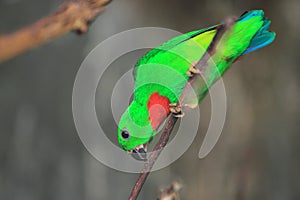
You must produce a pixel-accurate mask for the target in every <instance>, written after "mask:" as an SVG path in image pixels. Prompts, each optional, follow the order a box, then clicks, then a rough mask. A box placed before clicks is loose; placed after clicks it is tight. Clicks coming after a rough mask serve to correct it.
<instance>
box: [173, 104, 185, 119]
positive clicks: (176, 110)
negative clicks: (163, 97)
mask: <svg viewBox="0 0 300 200" xmlns="http://www.w3.org/2000/svg"><path fill="white" fill-rule="evenodd" d="M170 112H171V113H172V114H173V116H174V117H177V118H182V117H183V116H184V113H183V112H182V107H181V106H179V105H177V104H170Z"/></svg>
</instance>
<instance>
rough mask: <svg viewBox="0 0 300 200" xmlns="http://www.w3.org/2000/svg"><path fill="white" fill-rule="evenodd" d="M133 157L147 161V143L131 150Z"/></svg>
mask: <svg viewBox="0 0 300 200" xmlns="http://www.w3.org/2000/svg"><path fill="white" fill-rule="evenodd" d="M130 152H131V153H132V154H131V155H132V157H133V158H134V159H136V160H140V161H146V160H147V145H146V144H141V145H139V146H137V147H135V148H134V149H132V150H130Z"/></svg>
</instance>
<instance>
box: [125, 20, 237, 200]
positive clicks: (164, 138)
mask: <svg viewBox="0 0 300 200" xmlns="http://www.w3.org/2000/svg"><path fill="white" fill-rule="evenodd" d="M234 23H235V18H234V17H229V18H227V19H226V20H225V23H224V24H222V25H221V26H220V27H219V28H218V29H217V33H216V35H215V36H214V38H213V40H212V42H211V43H210V45H209V47H208V48H207V50H206V52H205V53H204V54H203V56H202V57H201V59H200V60H199V62H198V63H197V64H196V65H195V67H198V68H199V70H200V73H201V74H204V72H205V71H206V68H207V66H208V60H209V59H210V57H211V56H212V55H214V54H215V52H216V47H217V45H218V43H219V42H220V39H221V38H222V36H223V35H224V33H225V32H226V31H227V30H229V29H230V28H231V27H232V25H233V24H234ZM197 77H198V76H192V77H190V78H189V79H188V82H187V84H186V86H185V88H184V89H183V91H182V94H181V96H180V98H179V101H178V103H177V106H181V105H183V102H184V101H185V99H186V97H187V95H186V94H188V93H189V92H190V91H189V90H190V88H191V87H190V86H189V85H192V84H193V83H194V82H195V80H196V79H197ZM177 120H178V118H177V117H175V116H173V115H172V116H170V118H169V119H168V121H167V124H166V126H165V128H164V130H163V132H162V135H161V137H160V139H159V141H158V142H157V144H156V145H155V147H154V149H153V151H152V153H151V154H150V156H149V159H148V160H147V162H146V164H145V167H144V169H143V170H142V172H141V173H140V176H139V177H138V179H137V181H136V183H135V185H134V187H133V189H132V191H131V194H130V196H129V200H136V199H137V197H138V195H139V193H140V191H141V189H142V187H143V185H144V183H145V181H146V179H147V177H148V175H149V173H150V171H151V169H152V167H153V165H154V164H155V162H156V160H157V158H158V156H159V155H160V153H161V151H162V150H163V148H164V147H165V146H166V144H167V143H168V141H169V138H170V135H171V132H172V130H173V128H174V126H175V124H176V122H177Z"/></svg>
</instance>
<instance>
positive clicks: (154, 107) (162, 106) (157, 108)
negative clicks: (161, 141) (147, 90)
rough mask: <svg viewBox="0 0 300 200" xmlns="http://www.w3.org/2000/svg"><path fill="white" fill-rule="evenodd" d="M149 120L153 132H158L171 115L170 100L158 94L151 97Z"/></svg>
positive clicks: (148, 106)
mask: <svg viewBox="0 0 300 200" xmlns="http://www.w3.org/2000/svg"><path fill="white" fill-rule="evenodd" d="M147 108H148V113H149V120H150V123H151V126H152V128H153V130H157V129H158V127H159V126H160V124H161V123H162V122H163V121H164V120H165V119H166V118H167V117H168V115H169V114H170V100H169V99H168V98H167V97H165V96H161V95H160V94H159V93H158V92H155V93H153V94H151V95H150V97H149V100H148V102H147Z"/></svg>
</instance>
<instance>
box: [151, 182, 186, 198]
mask: <svg viewBox="0 0 300 200" xmlns="http://www.w3.org/2000/svg"><path fill="white" fill-rule="evenodd" d="M181 188H182V185H181V184H180V183H179V182H177V181H174V182H173V183H172V184H171V185H170V186H169V187H168V188H166V189H164V190H161V192H160V194H159V196H158V197H157V200H180V196H179V191H180V190H181Z"/></svg>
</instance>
